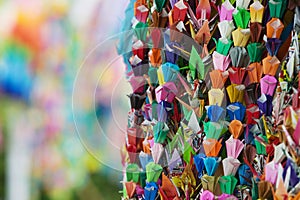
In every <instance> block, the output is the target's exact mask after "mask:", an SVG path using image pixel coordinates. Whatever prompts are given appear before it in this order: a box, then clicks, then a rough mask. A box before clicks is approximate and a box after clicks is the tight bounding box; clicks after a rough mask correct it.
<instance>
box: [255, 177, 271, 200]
mask: <svg viewBox="0 0 300 200" xmlns="http://www.w3.org/2000/svg"><path fill="white" fill-rule="evenodd" d="M272 190H273V186H272V184H271V183H270V182H268V181H260V182H259V183H258V196H259V198H260V199H272V198H273V197H272V196H273V195H272Z"/></svg>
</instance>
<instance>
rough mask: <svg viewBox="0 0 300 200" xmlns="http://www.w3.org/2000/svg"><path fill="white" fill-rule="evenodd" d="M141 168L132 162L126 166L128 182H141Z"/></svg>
mask: <svg viewBox="0 0 300 200" xmlns="http://www.w3.org/2000/svg"><path fill="white" fill-rule="evenodd" d="M140 171H141V170H140V168H139V166H138V165H137V164H135V163H131V164H129V165H128V166H127V168H126V178H127V182H130V181H133V182H134V183H138V182H139V177H140Z"/></svg>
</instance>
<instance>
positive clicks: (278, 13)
mask: <svg viewBox="0 0 300 200" xmlns="http://www.w3.org/2000/svg"><path fill="white" fill-rule="evenodd" d="M286 3H287V2H286V1H283V0H270V2H269V10H270V17H273V18H281V17H282V15H283V13H284V11H285V8H286V5H287V4H286Z"/></svg>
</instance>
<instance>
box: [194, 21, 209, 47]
mask: <svg viewBox="0 0 300 200" xmlns="http://www.w3.org/2000/svg"><path fill="white" fill-rule="evenodd" d="M210 38H211V34H210V30H209V25H208V21H207V20H206V21H204V22H203V25H202V26H201V28H200V29H199V31H198V32H197V34H196V35H195V40H196V41H197V42H198V43H199V44H208V42H209V41H210ZM204 48H205V47H204ZM203 51H204V50H203Z"/></svg>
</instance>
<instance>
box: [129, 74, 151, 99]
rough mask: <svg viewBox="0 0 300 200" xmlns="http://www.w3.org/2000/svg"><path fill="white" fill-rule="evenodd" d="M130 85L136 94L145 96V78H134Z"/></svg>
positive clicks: (131, 79)
mask: <svg viewBox="0 0 300 200" xmlns="http://www.w3.org/2000/svg"><path fill="white" fill-rule="evenodd" d="M129 83H130V85H131V87H132V90H133V92H134V93H135V94H139V95H140V96H143V95H144V93H145V92H146V88H147V81H146V79H145V78H144V77H143V76H132V77H131V78H130V79H129Z"/></svg>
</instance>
